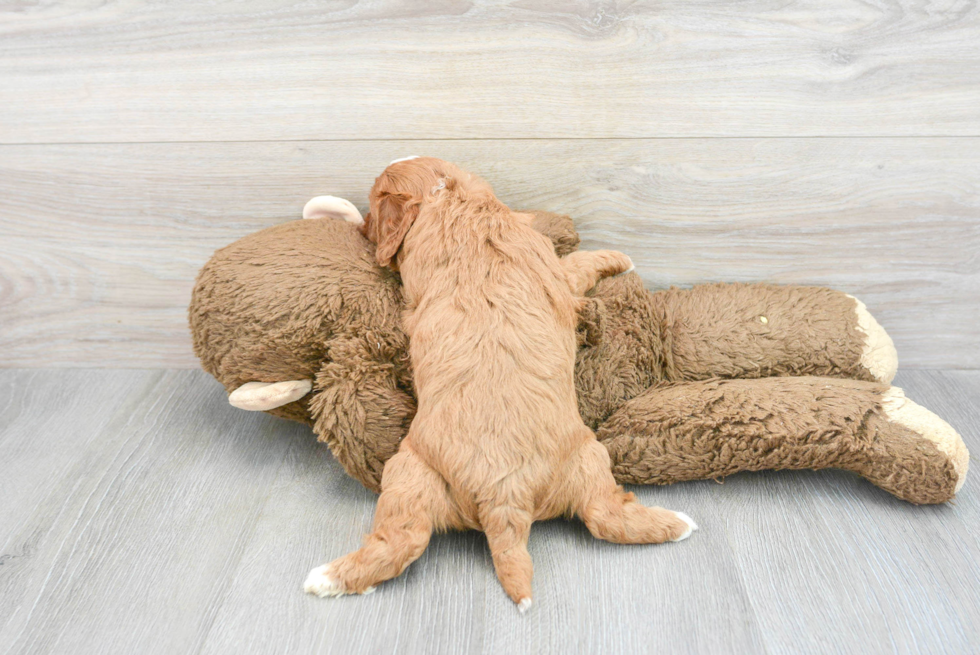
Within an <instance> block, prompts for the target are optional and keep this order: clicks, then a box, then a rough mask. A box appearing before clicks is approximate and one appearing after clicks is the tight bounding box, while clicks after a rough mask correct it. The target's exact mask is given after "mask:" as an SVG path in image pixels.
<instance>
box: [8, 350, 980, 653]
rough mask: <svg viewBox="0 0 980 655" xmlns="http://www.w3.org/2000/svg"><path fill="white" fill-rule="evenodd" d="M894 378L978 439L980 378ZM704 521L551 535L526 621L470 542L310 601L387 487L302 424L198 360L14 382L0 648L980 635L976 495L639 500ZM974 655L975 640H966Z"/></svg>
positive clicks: (795, 480) (838, 481) (841, 482)
mask: <svg viewBox="0 0 980 655" xmlns="http://www.w3.org/2000/svg"><path fill="white" fill-rule="evenodd" d="M897 383H898V384H899V385H900V386H903V387H904V388H905V389H906V391H907V393H908V395H909V396H910V397H911V398H913V399H915V400H916V401H917V402H919V403H921V404H923V405H925V406H927V407H929V408H931V409H933V410H934V411H936V412H937V413H939V414H940V415H941V416H943V417H945V418H946V419H947V420H948V421H949V422H950V423H951V424H952V425H953V426H954V427H956V428H957V429H958V430H959V431H960V432H961V434H962V435H963V437H964V439H965V440H966V442H967V445H968V446H969V447H971V449H972V450H973V451H974V452H980V372H978V371H972V372H971V371H945V372H943V371H908V372H902V373H901V374H900V375H899V379H898V380H897ZM635 491H637V493H638V494H639V496H640V497H641V499H642V500H643V501H644V502H645V503H647V504H658V505H663V506H665V507H670V508H674V509H679V510H684V511H686V512H688V513H690V514H691V515H692V516H694V517H695V518H696V519H697V520H698V521H699V523H700V525H701V530H700V531H699V532H698V533H696V534H695V535H694V536H693V537H692V538H691V539H689V540H687V541H685V542H683V543H680V544H671V545H665V546H650V547H636V546H617V545H613V544H608V543H604V542H600V541H597V540H595V539H593V538H592V537H591V536H590V535H589V534H588V532H587V531H586V530H585V529H584V527H583V526H582V525H581V524H579V523H577V522H565V521H553V522H548V523H541V524H537V525H536V526H535V528H534V531H533V534H532V537H531V544H530V550H531V553H532V556H533V557H534V562H535V606H534V608H533V609H532V611H531V612H530V613H529V614H528V615H526V616H521V615H519V614H518V613H517V611H516V609H515V608H514V606H513V605H512V604H511V603H510V601H509V600H508V599H507V598H506V597H505V595H504V594H503V592H502V591H501V589H500V588H499V585H498V584H497V581H496V579H495V577H494V574H493V569H492V565H491V562H490V558H489V553H488V551H487V547H486V544H485V540H484V538H483V536H482V535H480V534H478V533H456V534H449V535H441V536H438V537H437V538H435V539H434V540H433V542H432V545H431V546H430V547H429V549H428V551H427V552H426V553H425V554H424V555H423V557H422V558H421V559H420V560H419V561H418V562H416V563H415V564H414V565H412V566H411V567H410V568H409V570H408V571H407V572H406V573H405V574H404V575H403V576H401V577H400V578H398V579H396V580H393V581H391V582H389V583H386V584H385V585H383V586H382V587H381V588H379V590H378V591H377V593H375V594H373V595H371V596H368V597H356V598H341V599H335V600H323V599H317V598H313V597H310V596H307V595H305V594H303V593H302V591H301V589H300V584H301V582H302V580H303V578H304V576H305V574H306V572H307V571H308V570H309V569H310V568H311V567H313V566H315V565H317V564H320V563H322V562H323V561H325V560H326V559H328V558H332V557H335V556H338V555H340V554H343V553H344V552H347V551H348V550H349V549H351V548H353V547H355V546H356V545H357V544H358V542H359V539H360V536H361V535H362V533H363V532H364V531H365V530H366V529H367V528H368V525H369V522H370V519H371V515H372V512H373V506H374V496H373V495H372V494H370V493H369V492H367V491H365V490H363V489H362V488H360V487H359V486H358V485H357V484H356V483H355V482H353V481H352V480H350V479H348V478H347V477H345V476H344V474H343V473H342V471H341V469H340V467H339V466H338V465H337V464H336V462H334V461H333V459H332V457H331V455H330V453H329V452H328V450H327V449H326V447H325V446H323V445H320V444H318V443H316V441H315V440H314V439H313V437H312V435H311V433H310V432H309V431H308V430H307V429H306V428H305V427H304V426H300V425H297V424H291V423H287V422H284V421H279V420H276V419H273V418H271V417H268V416H265V415H261V414H250V413H245V412H240V411H238V410H234V409H233V408H231V407H229V406H228V405H227V403H226V400H225V396H224V393H223V391H222V390H221V388H220V387H219V386H218V384H217V383H216V382H214V381H213V380H211V379H210V378H209V377H208V376H206V375H205V374H203V373H201V372H197V371H118V370H117V371H106V370H60V371H56V370H17V369H8V370H2V371H0V498H2V499H3V502H2V503H0V652H4V653H25V654H26V653H31V654H35V653H53V652H72V653H197V652H204V653H225V652H232V651H233V652H236V653H309V652H324V653H338V654H347V653H355V652H378V653H380V652H399V653H402V652H404V653H411V652H427V653H434V652H446V653H449V652H466V653H477V652H481V653H548V652H576V651H577V652H590V653H621V652H652V651H658V652H689V653H697V652H700V653H729V652H730V653H750V652H768V653H826V652H855V653H891V652H922V653H930V652H931V653H935V652H946V653H959V652H970V651H971V650H973V649H975V648H976V645H977V644H978V643H980V540H978V528H977V526H978V525H980V522H978V520H980V485H978V483H977V477H976V473H974V474H973V477H971V478H968V480H967V482H966V485H965V486H964V488H963V489H962V491H961V492H960V494H959V495H958V497H957V498H956V500H955V502H953V503H950V504H948V505H943V506H937V507H915V506H912V505H908V504H905V503H903V502H901V501H898V500H896V499H894V498H892V497H891V496H889V495H887V494H885V493H884V492H881V491H879V490H878V489H876V488H875V487H873V486H871V485H870V484H868V483H865V482H864V481H863V480H861V479H859V478H856V477H854V476H852V475H849V474H844V473H840V472H826V471H825V472H785V473H758V474H742V475H737V476H733V477H731V478H728V479H727V480H726V481H725V483H724V484H717V483H715V482H711V481H708V482H698V483H688V484H680V485H674V486H671V487H661V488H643V487H640V488H636V489H635ZM974 652H975V651H974Z"/></svg>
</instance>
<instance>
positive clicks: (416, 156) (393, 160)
mask: <svg viewBox="0 0 980 655" xmlns="http://www.w3.org/2000/svg"><path fill="white" fill-rule="evenodd" d="M418 158H419V156H418V155H409V156H408V157H402V158H401V159H392V160H391V161H390V162H388V165H389V166H391V165H392V164H397V163H398V162H400V161H408V160H409V159H418Z"/></svg>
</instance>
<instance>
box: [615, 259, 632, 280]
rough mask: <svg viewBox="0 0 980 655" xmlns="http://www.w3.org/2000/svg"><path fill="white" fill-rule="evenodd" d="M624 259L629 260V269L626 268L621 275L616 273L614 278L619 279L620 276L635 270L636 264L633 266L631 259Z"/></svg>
mask: <svg viewBox="0 0 980 655" xmlns="http://www.w3.org/2000/svg"><path fill="white" fill-rule="evenodd" d="M626 259H629V262H630V267H629V268H627V269H626V270H625V271H623V272H622V273H616V275H615V276H614V277H619V276H620V275H626V274H627V273H632V272H633V271H635V270H636V264H634V263H633V260H632V259H630V258H629V257H627V258H626Z"/></svg>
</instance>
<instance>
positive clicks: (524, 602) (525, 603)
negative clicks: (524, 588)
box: [517, 597, 531, 614]
mask: <svg viewBox="0 0 980 655" xmlns="http://www.w3.org/2000/svg"><path fill="white" fill-rule="evenodd" d="M529 609H531V599H530V598H527V597H525V598H522V599H521V600H520V601H519V602H518V603H517V611H518V612H520V613H521V614H523V613H524V612H526V611H528V610H529Z"/></svg>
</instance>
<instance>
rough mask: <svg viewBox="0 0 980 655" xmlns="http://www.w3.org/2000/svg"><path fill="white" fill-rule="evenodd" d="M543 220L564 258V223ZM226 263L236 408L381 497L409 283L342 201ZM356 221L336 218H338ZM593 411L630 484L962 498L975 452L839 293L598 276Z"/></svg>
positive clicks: (223, 309)
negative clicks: (774, 481)
mask: <svg viewBox="0 0 980 655" xmlns="http://www.w3.org/2000/svg"><path fill="white" fill-rule="evenodd" d="M532 213H534V214H535V217H536V219H535V228H536V229H538V230H539V231H540V232H542V233H543V234H546V235H547V236H549V237H550V238H551V239H552V241H554V243H555V250H556V251H557V253H558V254H559V256H564V255H567V254H568V253H570V252H572V251H574V250H575V249H576V247H577V246H578V235H577V233H576V232H575V229H574V227H573V225H572V222H571V219H569V218H568V217H567V216H559V215H556V214H550V213H547V212H532ZM304 218H309V219H315V220H302V221H292V222H288V223H283V224H281V225H277V226H275V227H271V228H268V229H265V230H262V231H260V232H257V233H255V234H252V235H249V236H246V237H244V238H242V239H240V240H239V241H236V242H235V243H233V244H231V245H229V246H227V247H225V248H222V249H221V250H219V251H217V252H216V253H215V255H214V256H213V257H212V258H211V260H210V261H209V262H208V263H207V264H206V265H205V266H204V268H203V269H202V270H201V272H200V275H199V276H198V279H197V283H196V285H195V288H194V293H193V299H192V301H191V306H190V324H191V330H192V332H193V337H194V350H195V352H196V353H197V355H198V357H200V359H201V363H202V365H203V367H204V369H205V370H206V371H208V372H209V373H210V374H212V375H213V376H214V377H215V378H217V379H218V381H220V382H221V383H222V384H223V385H224V386H225V388H226V390H227V391H228V392H229V393H230V397H229V399H230V402H231V403H232V404H233V405H235V406H236V407H241V408H243V409H249V410H264V411H268V412H269V413H271V414H274V415H276V416H280V417H283V418H288V419H293V420H297V421H302V422H305V423H308V424H310V425H311V426H312V427H313V430H314V431H315V432H316V434H317V437H318V438H319V439H320V440H321V441H324V442H326V443H327V444H328V445H329V446H330V449H331V450H332V451H333V453H334V455H335V456H336V457H337V459H338V460H339V461H340V463H341V464H342V465H343V466H344V468H345V469H346V470H347V472H348V473H349V474H350V475H351V476H353V477H354V478H356V479H357V480H359V481H360V482H361V483H363V484H364V485H365V486H366V487H368V488H370V489H373V490H375V491H376V490H378V488H379V483H380V480H381V471H382V468H383V467H384V463H385V461H387V459H388V458H389V457H391V456H392V455H394V454H395V452H396V451H397V449H398V444H399V442H400V440H401V439H402V437H403V436H404V435H405V433H406V432H407V430H408V426H409V423H410V422H411V420H412V416H413V414H414V410H415V400H414V397H413V393H412V371H411V368H410V364H409V358H408V353H407V338H406V336H405V334H404V333H403V332H402V331H401V328H400V320H399V314H400V309H401V287H400V281H399V278H398V276H397V274H395V273H393V272H391V271H390V270H388V269H382V268H380V267H378V266H377V264H376V263H375V259H374V246H373V245H372V244H371V243H369V242H368V241H367V239H365V238H364V237H363V236H361V234H360V232H359V231H358V229H357V227H358V224H359V223H361V216H360V214H359V213H358V211H357V209H356V208H355V207H354V206H353V205H352V204H350V203H349V202H347V201H345V200H341V199H339V198H333V197H330V196H321V197H318V198H314V199H313V200H311V201H310V202H309V203H308V204H307V206H306V208H305V209H304ZM338 218H340V219H345V220H334V219H338ZM580 344H581V347H580V350H579V353H578V359H577V363H576V383H577V387H578V398H579V409H580V411H581V414H582V417H583V418H584V419H585V422H586V423H587V424H588V425H589V426H590V427H591V428H593V429H594V430H595V431H596V434H597V436H598V438H599V440H600V441H601V442H602V443H603V444H605V446H606V447H607V448H608V449H609V453H610V455H611V459H612V466H613V473H614V475H615V477H616V479H617V480H618V481H619V482H621V483H635V484H669V483H672V482H678V481H681V480H696V479H704V478H720V477H723V476H727V475H731V474H732V473H736V472H738V471H755V470H762V469H822V468H839V469H846V470H849V471H853V472H855V473H857V474H859V475H861V476H863V477H864V478H866V479H867V480H869V481H870V482H872V483H873V484H876V485H877V486H879V487H881V488H882V489H884V490H886V491H888V492H890V493H892V494H894V495H896V496H898V497H899V498H902V499H904V500H907V501H909V502H912V503H941V502H944V501H947V500H949V499H950V498H952V497H953V495H954V494H955V493H956V492H957V491H958V490H959V489H960V487H961V486H962V485H963V482H964V480H965V476H966V472H967V466H968V459H969V454H968V453H967V450H966V446H965V445H964V444H963V441H962V439H961V438H960V436H959V435H958V434H957V433H956V431H955V430H953V428H951V427H950V426H949V425H948V424H947V423H946V422H945V421H943V420H942V419H940V418H939V417H938V416H936V415H935V414H933V413H932V412H930V411H929V410H927V409H925V408H923V407H920V406H919V405H916V404H915V403H913V402H912V401H910V400H908V399H907V398H905V396H904V394H903V393H902V390H901V389H898V388H896V387H892V386H890V382H891V380H892V378H893V377H894V375H895V371H896V368H897V365H898V359H897V356H896V353H895V348H894V346H893V345H892V341H891V339H890V338H889V337H888V335H887V334H886V333H885V331H884V330H883V329H882V328H881V326H879V325H878V323H877V322H876V321H875V320H874V319H873V318H872V317H871V315H870V314H869V313H868V311H867V310H866V309H865V307H864V305H863V304H862V303H861V302H859V301H858V300H856V299H855V298H853V297H851V296H848V295H846V294H844V293H841V292H837V291H832V290H830V289H824V288H817V287H800V286H771V285H762V284H712V285H703V286H696V287H694V288H692V289H688V290H680V289H670V290H665V291H657V292H650V291H647V290H646V289H645V288H644V287H643V284H642V282H641V280H640V278H639V276H638V275H636V274H633V273H630V274H626V275H622V276H619V277H615V278H607V279H605V280H602V281H601V282H600V283H599V284H598V285H597V286H596V287H595V289H593V290H592V292H590V294H589V300H588V303H587V305H586V307H585V309H584V310H583V312H582V324H581V327H580Z"/></svg>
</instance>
